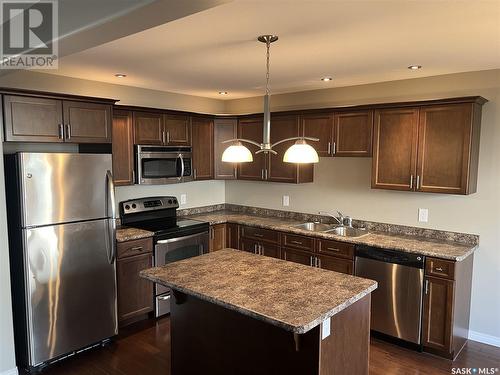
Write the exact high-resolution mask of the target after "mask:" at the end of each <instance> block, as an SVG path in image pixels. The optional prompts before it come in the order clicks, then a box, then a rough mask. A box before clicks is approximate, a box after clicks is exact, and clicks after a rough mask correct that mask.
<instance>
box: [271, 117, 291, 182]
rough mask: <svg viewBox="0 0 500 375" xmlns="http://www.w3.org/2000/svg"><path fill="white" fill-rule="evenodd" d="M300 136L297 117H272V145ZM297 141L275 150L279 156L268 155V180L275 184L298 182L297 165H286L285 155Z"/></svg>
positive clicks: (279, 146)
mask: <svg viewBox="0 0 500 375" xmlns="http://www.w3.org/2000/svg"><path fill="white" fill-rule="evenodd" d="M298 135H299V122H298V117H297V116H271V144H273V143H275V142H277V141H280V140H282V139H285V138H290V137H297V136H298ZM294 143H295V141H288V142H283V143H281V144H279V145H277V146H276V147H274V148H273V150H274V151H276V152H277V153H278V154H277V155H274V154H272V153H269V155H268V168H267V169H268V171H267V173H266V175H267V176H266V177H267V180H269V181H274V182H292V183H293V182H297V178H298V166H297V164H295V163H285V162H284V161H283V155H284V154H285V151H286V150H287V149H288V148H289V147H290V146H292V145H293V144H294Z"/></svg>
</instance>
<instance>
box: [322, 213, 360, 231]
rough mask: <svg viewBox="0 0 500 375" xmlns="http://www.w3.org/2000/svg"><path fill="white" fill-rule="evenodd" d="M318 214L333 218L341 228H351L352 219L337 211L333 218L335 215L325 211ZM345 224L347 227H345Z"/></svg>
mask: <svg viewBox="0 0 500 375" xmlns="http://www.w3.org/2000/svg"><path fill="white" fill-rule="evenodd" d="M319 214H320V215H327V216H331V217H333V218H334V219H335V220H337V222H338V223H339V224H340V225H342V226H348V227H352V218H350V217H349V216H345V215H344V214H343V213H342V212H340V211H337V215H338V216H335V214H332V213H331V212H327V211H320V212H319ZM346 222H347V225H345V223H346Z"/></svg>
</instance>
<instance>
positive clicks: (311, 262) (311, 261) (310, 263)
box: [309, 255, 314, 267]
mask: <svg viewBox="0 0 500 375" xmlns="http://www.w3.org/2000/svg"><path fill="white" fill-rule="evenodd" d="M313 258H314V257H313V256H312V255H311V260H310V262H309V265H310V266H311V267H314V265H313Z"/></svg>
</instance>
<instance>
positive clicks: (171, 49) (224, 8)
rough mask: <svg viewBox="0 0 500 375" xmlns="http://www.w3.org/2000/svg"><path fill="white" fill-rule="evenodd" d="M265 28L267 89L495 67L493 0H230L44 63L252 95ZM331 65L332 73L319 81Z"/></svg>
mask: <svg viewBox="0 0 500 375" xmlns="http://www.w3.org/2000/svg"><path fill="white" fill-rule="evenodd" d="M267 33H273V34H277V35H279V40H278V41H277V42H276V43H274V44H273V45H272V47H271V88H272V92H273V93H282V92H292V91H302V90H309V89H316V88H326V87H335V86H348V85H356V84H363V83H372V82H381V81H391V80H398V79H406V78H414V77H424V76H432V75H440V74H447V73H455V72H464V71H474V70H485V69H493V68H500V0H486V1H485V0H475V1H467V0H465V1H461V0H451V1H446V0H434V1H431V0H427V1H426V0H421V1H412V0H390V1H380V0H372V1H368V0H366V1H357V0H352V1H319V0H316V1H315V0H311V1H305V0H301V1H299V0H295V1H293V0H288V1H278V0H266V1H251V0H236V1H234V2H230V3H227V4H223V5H219V6H216V7H214V8H211V9H208V10H205V11H203V12H199V13H196V14H193V15H190V16H187V17H184V18H181V19H177V20H175V21H172V22H169V23H166V24H163V25H160V26H157V27H154V28H151V29H148V30H145V31H142V32H139V33H136V34H133V35H129V36H126V37H124V38H121V39H117V40H114V41H112V42H109V43H106V44H103V45H100V46H97V47H94V48H90V49H87V50H85V51H82V52H78V53H75V54H73V55H69V56H66V57H64V58H62V59H61V60H60V61H59V67H60V69H59V70H58V71H56V72H54V71H50V72H49V73H54V74H61V75H65V76H71V77H78V78H85V79H92V80H97V81H103V82H111V83H119V84H123V85H130V86H138V87H145V88H151V89H157V90H163V91H172V92H180V93H186V94H192V95H199V96H205V97H214V98H220V99H234V98H241V97H249V96H256V95H261V94H262V91H263V85H264V83H265V46H264V45H263V44H261V43H259V42H257V41H256V37H257V36H258V35H260V34H267ZM411 64H420V65H423V69H421V70H419V71H410V70H408V69H407V66H408V65H411ZM117 72H119V73H126V74H127V77H126V78H124V79H118V78H116V77H114V74H115V73H117ZM329 75H331V76H333V77H334V80H333V82H328V83H324V82H322V81H320V78H321V77H323V76H329ZM219 90H224V91H228V92H229V95H227V96H224V97H222V96H220V95H218V91H219Z"/></svg>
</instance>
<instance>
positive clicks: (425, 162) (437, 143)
mask: <svg viewBox="0 0 500 375" xmlns="http://www.w3.org/2000/svg"><path fill="white" fill-rule="evenodd" d="M472 108H473V107H472V104H470V103H467V104H451V105H446V106H431V107H422V108H421V109H420V124H419V131H418V163H417V176H418V177H419V183H418V186H417V187H416V188H417V190H418V191H426V192H434V193H451V194H467V193H468V172H469V165H470V163H469V160H470V159H469V155H470V151H471V139H472Z"/></svg>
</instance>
